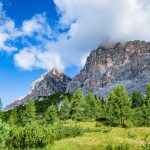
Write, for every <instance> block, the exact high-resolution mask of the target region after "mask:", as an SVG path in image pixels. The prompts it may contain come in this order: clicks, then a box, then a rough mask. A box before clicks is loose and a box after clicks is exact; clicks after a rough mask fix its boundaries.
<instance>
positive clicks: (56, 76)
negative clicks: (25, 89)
mask: <svg viewBox="0 0 150 150" xmlns="http://www.w3.org/2000/svg"><path fill="white" fill-rule="evenodd" d="M69 81H71V78H70V77H68V76H67V75H65V74H63V73H60V72H59V71H58V70H56V69H53V70H52V71H49V72H46V73H45V74H43V75H42V76H41V77H40V78H39V79H37V80H36V81H35V82H33V83H32V86H31V89H30V91H29V93H28V95H27V96H25V97H24V98H21V99H20V100H17V101H15V102H14V103H12V104H10V105H8V106H7V107H6V108H5V109H4V110H5V111H8V110H10V109H13V108H14V107H16V106H18V105H24V104H26V103H27V101H28V100H29V99H31V98H33V99H34V100H37V99H38V97H39V96H50V95H52V94H54V93H56V92H62V93H64V92H65V91H66V87H67V83H68V82H69Z"/></svg>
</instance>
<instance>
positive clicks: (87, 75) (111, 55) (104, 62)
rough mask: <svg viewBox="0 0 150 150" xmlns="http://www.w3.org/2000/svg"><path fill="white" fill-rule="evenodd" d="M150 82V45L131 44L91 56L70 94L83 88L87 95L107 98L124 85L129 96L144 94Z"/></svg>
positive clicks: (73, 80)
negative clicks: (120, 85)
mask: <svg viewBox="0 0 150 150" xmlns="http://www.w3.org/2000/svg"><path fill="white" fill-rule="evenodd" d="M147 82H150V43H149V42H145V41H130V42H127V43H118V44H116V45H114V46H111V47H105V46H103V47H99V48H98V49H96V50H94V51H92V52H91V54H90V56H88V58H87V61H86V64H85V66H84V68H83V69H82V70H81V71H80V73H79V74H78V75H76V77H75V78H74V79H72V81H71V82H69V83H68V86H67V91H68V92H74V91H75V90H76V89H78V88H80V89H81V90H82V91H83V92H84V94H87V93H88V92H89V91H91V92H93V93H94V94H95V95H99V96H103V97H105V96H107V95H108V94H109V93H110V91H111V90H112V89H113V88H114V87H115V86H116V85H117V84H123V85H124V86H125V88H126V89H127V91H128V93H129V94H131V93H132V92H133V91H134V90H137V91H140V92H142V93H144V90H145V85H146V84H147Z"/></svg>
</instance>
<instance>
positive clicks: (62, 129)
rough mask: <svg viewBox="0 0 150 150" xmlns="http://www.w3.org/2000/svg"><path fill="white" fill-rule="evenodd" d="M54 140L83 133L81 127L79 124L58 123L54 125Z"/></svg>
mask: <svg viewBox="0 0 150 150" xmlns="http://www.w3.org/2000/svg"><path fill="white" fill-rule="evenodd" d="M54 130H55V135H56V140H59V139H62V138H65V137H76V136H79V135H83V129H82V128H81V127H80V126H77V125H76V126H63V125H61V124H60V123H57V124H55V125H54Z"/></svg>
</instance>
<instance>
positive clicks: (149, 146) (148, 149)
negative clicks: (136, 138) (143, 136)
mask: <svg viewBox="0 0 150 150" xmlns="http://www.w3.org/2000/svg"><path fill="white" fill-rule="evenodd" d="M141 150H150V144H148V143H146V144H144V145H142V147H141Z"/></svg>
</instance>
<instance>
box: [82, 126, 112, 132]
mask: <svg viewBox="0 0 150 150" xmlns="http://www.w3.org/2000/svg"><path fill="white" fill-rule="evenodd" d="M111 130H112V128H111V127H101V128H86V129H84V131H85V132H101V133H107V132H110V131H111Z"/></svg>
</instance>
